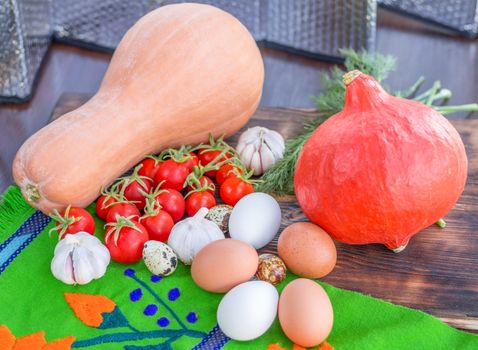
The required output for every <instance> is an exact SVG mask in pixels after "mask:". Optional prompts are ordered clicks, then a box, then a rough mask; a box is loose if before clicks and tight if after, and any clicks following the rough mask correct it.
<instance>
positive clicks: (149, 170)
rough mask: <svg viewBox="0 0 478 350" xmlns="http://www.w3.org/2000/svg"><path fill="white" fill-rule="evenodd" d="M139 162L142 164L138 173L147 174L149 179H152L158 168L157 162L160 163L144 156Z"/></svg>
mask: <svg viewBox="0 0 478 350" xmlns="http://www.w3.org/2000/svg"><path fill="white" fill-rule="evenodd" d="M140 164H142V165H143V166H142V167H141V168H139V170H138V175H141V176H147V177H149V178H150V179H151V180H154V178H155V177H156V173H157V172H158V169H159V164H161V163H160V162H158V161H156V160H154V159H153V158H145V159H144V160H143V161H142V162H141V163H140Z"/></svg>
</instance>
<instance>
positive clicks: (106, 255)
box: [51, 232, 110, 284]
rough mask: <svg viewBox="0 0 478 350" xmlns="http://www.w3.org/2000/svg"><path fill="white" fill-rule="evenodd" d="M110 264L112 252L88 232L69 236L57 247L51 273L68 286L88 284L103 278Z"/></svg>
mask: <svg viewBox="0 0 478 350" xmlns="http://www.w3.org/2000/svg"><path fill="white" fill-rule="evenodd" d="M109 263H110V252H109V251H108V249H107V248H106V247H105V246H104V245H103V244H102V243H101V241H100V240H99V239H98V238H96V237H95V236H93V235H91V234H89V233H87V232H78V233H75V234H73V235H71V234H67V235H66V236H65V238H63V239H62V240H61V241H59V242H58V243H57V245H56V247H55V253H54V257H53V260H52V262H51V272H52V273H53V276H55V277H56V278H57V279H59V280H60V281H62V282H64V283H66V284H87V283H89V282H91V281H92V280H93V279H98V278H100V277H102V276H103V275H104V274H105V272H106V267H107V266H108V264H109Z"/></svg>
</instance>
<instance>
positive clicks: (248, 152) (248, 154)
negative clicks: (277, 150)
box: [239, 144, 256, 169]
mask: <svg viewBox="0 0 478 350" xmlns="http://www.w3.org/2000/svg"><path fill="white" fill-rule="evenodd" d="M255 151H256V148H255V147H254V145H253V144H248V145H247V146H246V147H245V148H244V150H243V151H242V153H241V154H239V156H240V158H241V161H242V163H244V166H245V167H246V168H247V169H251V167H252V164H251V163H252V156H253V155H254V152H255Z"/></svg>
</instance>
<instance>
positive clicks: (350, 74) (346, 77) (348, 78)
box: [342, 69, 363, 86]
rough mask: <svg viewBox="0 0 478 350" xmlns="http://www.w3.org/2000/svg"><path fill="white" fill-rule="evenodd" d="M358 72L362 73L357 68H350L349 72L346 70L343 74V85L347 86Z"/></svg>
mask: <svg viewBox="0 0 478 350" xmlns="http://www.w3.org/2000/svg"><path fill="white" fill-rule="evenodd" d="M360 74H363V73H362V72H361V71H359V70H358V69H354V70H351V71H350V72H347V73H345V74H344V75H343V77H342V81H343V82H344V85H345V86H347V85H349V84H350V83H351V82H353V81H354V80H355V78H357V77H358V76H359V75H360Z"/></svg>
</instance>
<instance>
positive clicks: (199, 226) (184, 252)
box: [168, 208, 225, 265]
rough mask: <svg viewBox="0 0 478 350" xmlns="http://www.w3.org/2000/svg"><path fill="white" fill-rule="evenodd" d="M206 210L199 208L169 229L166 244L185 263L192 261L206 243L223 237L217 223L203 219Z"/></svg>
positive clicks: (188, 263)
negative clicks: (169, 232) (189, 216)
mask: <svg viewBox="0 0 478 350" xmlns="http://www.w3.org/2000/svg"><path fill="white" fill-rule="evenodd" d="M208 211H209V210H208V209H207V208H201V209H199V210H198V212H197V213H196V214H195V215H194V216H193V217H191V218H187V219H184V220H182V221H179V222H178V223H176V225H174V227H173V229H172V230H171V234H170V235H169V239H168V245H169V246H170V247H171V248H173V250H174V252H175V253H176V254H177V255H178V258H179V260H181V261H182V262H183V263H185V264H186V265H190V264H191V263H192V261H193V259H194V257H195V256H196V254H197V252H199V251H200V250H201V248H202V247H204V246H205V245H206V244H208V243H211V242H212V241H216V240H218V239H224V238H225V237H224V233H223V232H222V231H221V229H220V228H219V226H217V224H215V223H214V222H212V221H210V220H207V219H205V216H206V214H207V213H208Z"/></svg>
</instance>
